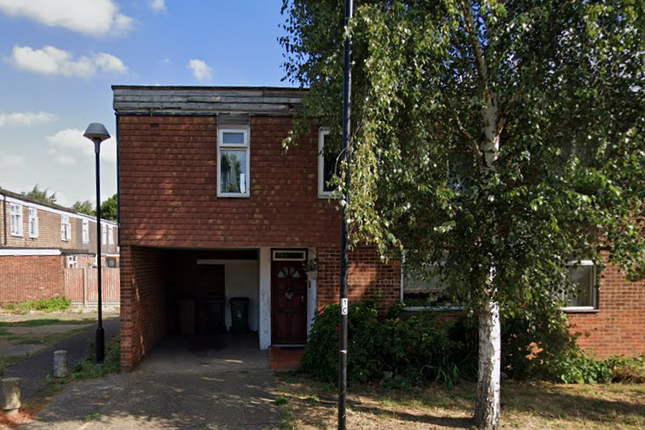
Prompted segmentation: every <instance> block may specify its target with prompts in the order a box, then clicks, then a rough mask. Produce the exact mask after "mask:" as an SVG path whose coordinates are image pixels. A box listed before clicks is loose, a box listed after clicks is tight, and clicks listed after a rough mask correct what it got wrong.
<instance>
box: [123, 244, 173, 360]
mask: <svg viewBox="0 0 645 430" xmlns="http://www.w3.org/2000/svg"><path fill="white" fill-rule="evenodd" d="M165 263H166V259H165V254H164V252H163V251H162V250H158V249H150V248H142V247H130V246H124V247H122V248H121V366H122V368H123V369H124V370H126V371H129V370H132V369H133V368H134V366H136V365H137V364H138V363H139V361H141V359H142V358H143V356H144V355H145V354H147V353H149V352H150V350H151V349H152V348H154V346H155V345H157V343H159V341H161V339H162V338H163V337H164V335H165V334H166V321H167V316H166V310H167V299H166V275H167V273H165V270H164V268H165V267H166V264H165Z"/></svg>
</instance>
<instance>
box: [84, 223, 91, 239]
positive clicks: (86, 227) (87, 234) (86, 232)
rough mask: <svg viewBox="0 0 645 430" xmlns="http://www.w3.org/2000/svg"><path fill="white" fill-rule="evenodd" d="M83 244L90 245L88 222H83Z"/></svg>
mask: <svg viewBox="0 0 645 430" xmlns="http://www.w3.org/2000/svg"><path fill="white" fill-rule="evenodd" d="M83 243H90V222H89V221H88V220H86V219H84V220H83Z"/></svg>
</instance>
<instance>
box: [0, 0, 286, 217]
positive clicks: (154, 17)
mask: <svg viewBox="0 0 645 430" xmlns="http://www.w3.org/2000/svg"><path fill="white" fill-rule="evenodd" d="M281 3H282V2H281V0H237V1H223V0H183V1H180V0H130V1H125V0H91V1H90V0H82V1H79V0H0V187H2V188H5V189H8V190H11V191H15V192H21V191H28V190H30V189H31V188H33V186H34V185H35V184H39V186H40V188H41V189H45V188H47V189H49V191H50V192H56V194H57V197H58V203H60V204H62V205H65V206H69V205H72V204H73V203H74V202H75V201H77V200H80V201H84V200H90V201H92V202H94V201H95V188H94V187H95V185H94V183H95V180H94V178H95V176H94V175H95V173H94V153H93V146H92V143H91V142H90V141H89V140H86V139H84V138H83V137H82V134H83V131H84V130H85V128H86V127H87V125H88V124H89V123H90V122H102V123H103V124H105V126H106V127H107V129H108V131H109V132H110V134H111V135H114V134H115V132H116V127H115V117H114V112H113V110H112V90H111V85H115V84H117V85H118V84H125V85H215V86H220V85H237V86H240V85H241V86H288V83H286V82H281V79H282V77H283V75H284V73H283V70H282V69H281V64H282V61H283V59H282V52H283V51H282V48H281V47H280V45H279V43H278V42H277V38H278V37H279V36H280V35H282V33H283V31H282V29H281V24H282V22H283V18H282V16H281V15H280V7H281ZM101 158H102V163H101V169H102V174H101V187H102V189H101V191H102V193H101V194H102V200H105V199H106V198H107V197H109V196H111V195H112V194H114V193H115V192H116V144H115V139H110V140H108V141H106V142H104V143H103V145H102V149H101Z"/></svg>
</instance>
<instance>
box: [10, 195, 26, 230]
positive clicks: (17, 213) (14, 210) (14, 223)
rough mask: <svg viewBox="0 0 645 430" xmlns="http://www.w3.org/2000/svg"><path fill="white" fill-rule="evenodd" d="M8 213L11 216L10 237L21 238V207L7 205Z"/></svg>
mask: <svg viewBox="0 0 645 430" xmlns="http://www.w3.org/2000/svg"><path fill="white" fill-rule="evenodd" d="M9 213H10V214H11V235H12V236H18V237H23V229H22V205H19V204H17V203H9Z"/></svg>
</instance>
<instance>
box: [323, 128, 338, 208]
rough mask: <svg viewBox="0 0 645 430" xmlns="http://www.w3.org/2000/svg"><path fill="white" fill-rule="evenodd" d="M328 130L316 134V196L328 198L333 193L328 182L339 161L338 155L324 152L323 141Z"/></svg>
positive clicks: (332, 188) (324, 129) (327, 134)
mask: <svg viewBox="0 0 645 430" xmlns="http://www.w3.org/2000/svg"><path fill="white" fill-rule="evenodd" d="M328 136H329V129H328V128H321V129H320V131H319V132H318V196H319V197H329V196H330V195H331V193H332V191H334V187H333V186H332V185H330V184H329V181H331V179H332V178H333V177H334V174H335V173H336V165H337V163H338V159H339V153H333V154H332V153H327V152H326V151H325V141H326V140H327V139H328Z"/></svg>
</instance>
